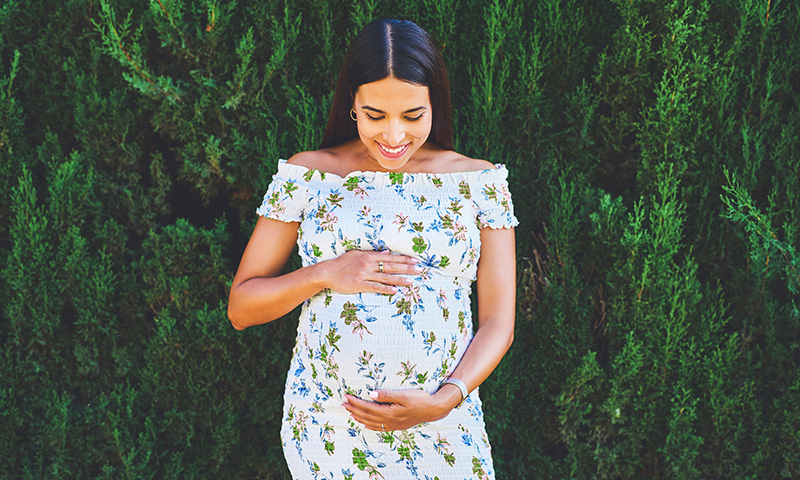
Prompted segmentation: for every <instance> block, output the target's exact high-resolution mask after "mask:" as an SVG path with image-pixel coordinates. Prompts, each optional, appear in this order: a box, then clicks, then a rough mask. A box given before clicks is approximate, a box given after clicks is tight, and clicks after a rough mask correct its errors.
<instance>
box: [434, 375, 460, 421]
mask: <svg viewBox="0 0 800 480" xmlns="http://www.w3.org/2000/svg"><path fill="white" fill-rule="evenodd" d="M433 398H434V400H435V402H436V411H438V412H440V417H439V418H438V419H437V420H440V419H442V418H444V417H446V416H447V414H449V413H450V411H451V410H453V409H454V408H456V407H457V406H458V405H459V404H460V403H461V390H460V389H459V388H458V387H457V386H455V385H453V384H451V383H444V384H442V386H440V387H439V390H437V391H436V393H434V394H433Z"/></svg>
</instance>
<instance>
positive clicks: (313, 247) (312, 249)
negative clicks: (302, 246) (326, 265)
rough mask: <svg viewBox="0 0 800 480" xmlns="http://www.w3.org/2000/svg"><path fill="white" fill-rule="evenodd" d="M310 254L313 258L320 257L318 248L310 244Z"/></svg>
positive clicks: (320, 251)
mask: <svg viewBox="0 0 800 480" xmlns="http://www.w3.org/2000/svg"><path fill="white" fill-rule="evenodd" d="M311 252H312V253H313V254H314V256H315V257H317V258H319V257H321V256H322V249H321V248H319V247H318V246H316V245H314V244H313V243H312V244H311Z"/></svg>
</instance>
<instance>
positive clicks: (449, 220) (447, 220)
mask: <svg viewBox="0 0 800 480" xmlns="http://www.w3.org/2000/svg"><path fill="white" fill-rule="evenodd" d="M442 226H443V227H444V228H446V229H448V230H452V229H453V217H451V216H450V215H449V214H448V215H445V216H443V217H442Z"/></svg>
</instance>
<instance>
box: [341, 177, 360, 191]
mask: <svg viewBox="0 0 800 480" xmlns="http://www.w3.org/2000/svg"><path fill="white" fill-rule="evenodd" d="M343 185H344V188H346V189H347V190H348V191H350V192H352V191H353V190H355V189H356V188H358V177H347V180H345V181H344V184H343Z"/></svg>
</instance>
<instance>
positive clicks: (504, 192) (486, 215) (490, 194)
mask: <svg viewBox="0 0 800 480" xmlns="http://www.w3.org/2000/svg"><path fill="white" fill-rule="evenodd" d="M496 167H497V168H495V169H487V170H483V171H481V172H480V173H479V174H478V178H477V179H476V181H475V183H474V184H473V185H471V188H470V190H472V194H473V196H474V201H475V204H476V205H477V209H478V215H477V222H478V227H479V228H486V227H489V228H512V227H516V226H517V225H519V221H518V220H517V217H515V216H514V204H513V203H512V201H511V192H509V190H508V181H507V178H508V170H507V169H506V167H505V166H503V165H496Z"/></svg>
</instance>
